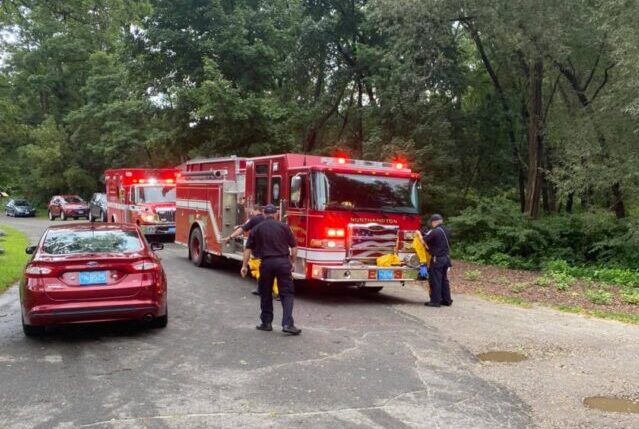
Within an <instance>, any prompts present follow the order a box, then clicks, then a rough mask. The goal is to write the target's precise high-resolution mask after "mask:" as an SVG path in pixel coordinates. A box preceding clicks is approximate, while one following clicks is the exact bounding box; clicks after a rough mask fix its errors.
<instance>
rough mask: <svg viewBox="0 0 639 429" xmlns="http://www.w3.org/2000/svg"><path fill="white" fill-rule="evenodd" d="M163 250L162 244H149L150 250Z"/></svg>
mask: <svg viewBox="0 0 639 429" xmlns="http://www.w3.org/2000/svg"><path fill="white" fill-rule="evenodd" d="M163 249H164V244H162V243H151V250H153V251H154V252H155V251H158V250H163Z"/></svg>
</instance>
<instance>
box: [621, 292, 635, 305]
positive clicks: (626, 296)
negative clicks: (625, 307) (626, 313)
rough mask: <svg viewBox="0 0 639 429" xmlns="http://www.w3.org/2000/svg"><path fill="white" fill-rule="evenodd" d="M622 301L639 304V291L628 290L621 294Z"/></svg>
mask: <svg viewBox="0 0 639 429" xmlns="http://www.w3.org/2000/svg"><path fill="white" fill-rule="evenodd" d="M621 301H623V302H624V303H626V304H630V305H639V292H638V291H627V292H623V293H622V294H621Z"/></svg>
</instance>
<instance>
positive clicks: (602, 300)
mask: <svg viewBox="0 0 639 429" xmlns="http://www.w3.org/2000/svg"><path fill="white" fill-rule="evenodd" d="M586 297H587V298H588V299H589V300H590V302H592V303H593V304H598V305H609V304H610V303H611V302H612V294H611V293H610V292H606V291H605V290H602V289H598V290H592V289H590V290H587V291H586Z"/></svg>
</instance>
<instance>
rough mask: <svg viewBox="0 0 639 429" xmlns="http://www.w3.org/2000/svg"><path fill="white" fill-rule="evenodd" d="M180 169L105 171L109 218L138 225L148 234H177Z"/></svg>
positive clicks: (111, 220) (112, 220)
mask: <svg viewBox="0 0 639 429" xmlns="http://www.w3.org/2000/svg"><path fill="white" fill-rule="evenodd" d="M179 175H180V170H179V169H177V168H159V169H146V168H120V169H112V170H107V171H106V172H105V173H104V181H105V183H106V194H107V218H108V220H109V221H110V222H117V223H129V224H135V225H138V226H139V227H140V229H141V230H142V232H143V233H144V235H164V236H174V235H175V182H176V180H177V178H178V177H179Z"/></svg>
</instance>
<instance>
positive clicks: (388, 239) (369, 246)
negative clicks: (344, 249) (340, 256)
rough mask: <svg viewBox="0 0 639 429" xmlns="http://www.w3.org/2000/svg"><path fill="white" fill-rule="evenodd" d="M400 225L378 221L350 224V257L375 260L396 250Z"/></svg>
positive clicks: (352, 258)
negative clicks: (383, 223) (382, 223)
mask: <svg viewBox="0 0 639 429" xmlns="http://www.w3.org/2000/svg"><path fill="white" fill-rule="evenodd" d="M398 233H399V226H397V225H380V224H378V223H369V224H350V225H349V226H348V258H349V259H351V260H361V261H364V260H373V259H375V258H377V257H379V256H382V255H387V254H389V253H393V252H394V251H395V247H396V245H397V236H398Z"/></svg>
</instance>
